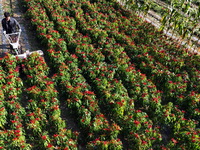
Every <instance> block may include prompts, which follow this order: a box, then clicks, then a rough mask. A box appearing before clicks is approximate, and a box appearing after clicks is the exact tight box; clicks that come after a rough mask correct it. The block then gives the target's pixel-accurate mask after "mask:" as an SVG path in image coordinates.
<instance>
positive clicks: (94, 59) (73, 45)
mask: <svg viewBox="0 0 200 150" xmlns="http://www.w3.org/2000/svg"><path fill="white" fill-rule="evenodd" d="M49 3H50V4H53V3H54V4H55V2H53V1H49ZM43 4H44V3H43ZM57 4H58V5H49V6H56V8H57V7H58V8H61V7H59V5H60V6H61V4H62V5H63V7H64V8H65V9H61V10H62V12H61V11H59V9H56V8H53V9H54V10H55V11H54V12H56V11H57V12H59V13H57V14H55V13H52V14H50V13H49V12H53V11H52V10H51V9H52V8H50V7H49V6H48V7H47V4H44V8H46V10H47V14H48V13H49V16H48V17H49V18H51V19H52V21H54V23H56V24H55V25H57V26H56V27H60V28H58V30H59V32H60V33H66V34H65V35H63V34H61V35H62V37H63V38H64V40H65V42H66V43H65V44H64V45H63V47H64V48H63V49H62V53H63V54H64V56H65V58H63V59H69V58H68V57H66V55H68V54H69V53H68V52H67V51H66V44H67V45H68V47H69V51H70V52H71V53H73V54H74V53H75V54H76V55H77V57H78V60H79V62H80V64H78V66H79V67H80V68H81V69H82V71H83V75H85V76H86V75H89V78H87V80H88V82H89V83H90V84H91V85H95V86H92V87H94V88H96V89H95V92H97V95H98V96H99V97H100V98H101V97H102V96H104V95H105V96H107V97H105V98H106V100H108V101H106V102H103V103H100V104H101V105H102V106H104V107H105V108H107V109H108V108H109V109H110V107H108V106H107V105H106V104H110V101H109V99H108V98H109V95H111V94H113V93H110V91H109V90H108V91H109V93H105V94H104V93H103V92H104V91H103V88H104V87H101V86H100V85H109V84H111V83H112V84H111V86H113V85H116V82H118V80H117V79H115V78H111V81H110V79H109V78H108V77H103V76H104V74H106V73H108V72H103V71H104V70H101V71H97V73H96V71H95V69H93V68H100V67H99V66H103V68H104V69H105V70H109V69H110V70H111V72H112V71H113V68H114V67H113V66H114V65H119V64H118V62H119V61H116V62H115V63H114V65H113V64H112V65H113V66H112V65H111V66H112V67H111V66H110V67H107V66H109V65H108V64H105V63H104V59H105V56H106V59H109V57H110V56H109V57H107V55H105V56H104V55H103V51H102V53H101V47H100V48H99V49H98V48H94V47H98V46H99V45H101V46H102V45H103V44H102V43H100V42H101V41H102V42H104V41H105V39H106V36H108V35H109V36H110V37H112V38H113V36H114V37H115V39H116V41H117V42H118V43H120V40H121V41H122V43H120V44H121V45H123V46H124V44H127V47H128V46H129V47H130V43H129V42H130V41H131V40H129V38H126V39H125V38H123V37H127V36H124V34H119V32H114V33H113V32H110V33H109V34H107V33H108V31H107V30H106V31H105V30H103V29H101V30H99V29H95V28H94V26H92V27H91V25H90V24H89V23H88V22H89V21H88V22H81V21H82V20H80V19H84V18H83V15H86V17H85V16H84V17H85V18H87V19H88V16H89V15H88V12H87V13H85V14H84V13H83V10H82V8H84V7H86V8H87V9H86V8H85V9H84V10H85V11H91V12H95V13H96V14H98V15H96V17H97V16H103V15H101V14H102V13H100V15H99V13H98V12H97V11H94V10H93V9H95V8H96V7H95V5H97V3H95V5H93V4H91V3H89V2H87V3H76V2H70V3H65V4H64V2H63V1H60V3H58V2H57ZM68 4H69V5H68ZM98 6H101V4H100V3H98ZM117 7H119V6H117ZM70 8H71V10H72V11H69V10H70ZM73 8H74V9H73ZM88 8H90V9H88ZM48 9H49V10H48ZM98 9H99V10H101V11H102V10H103V11H104V9H106V10H107V11H106V12H109V11H110V12H112V11H113V10H114V9H113V10H110V9H109V7H105V5H104V8H102V7H98ZM43 10H44V9H43ZM78 11H82V14H79V12H78ZM60 13H61V14H60ZM95 13H91V14H90V15H91V16H92V14H93V15H95ZM62 14H63V16H62ZM66 14H68V15H69V16H70V17H69V16H68V17H66V16H65V15H66ZM118 14H119V13H118ZM43 15H44V14H43ZM53 15H54V16H53ZM74 15H79V17H80V18H78V19H79V20H78V19H77V18H75V17H76V16H74ZM64 16H65V17H66V18H64ZM71 16H73V17H74V18H75V20H76V19H77V20H76V22H75V21H74V19H73V18H71ZM112 16H113V17H116V16H115V14H114V13H113V14H112ZM48 17H47V19H49V18H48ZM53 17H56V18H53ZM103 17H104V16H103ZM63 18H64V19H63ZM122 18H124V17H122ZM59 19H60V20H59ZM115 19H116V18H115ZM88 20H89V19H88ZM34 21H36V20H35V19H34ZM37 21H38V20H37ZM78 21H79V22H78ZM100 22H104V23H105V22H106V23H107V22H108V21H105V20H103V19H102V20H100ZM36 23H38V22H36ZM48 23H49V22H48ZM76 23H79V25H83V26H84V25H85V26H84V27H85V28H79V30H76V28H75V27H77V24H76ZM83 23H86V24H83ZM90 23H91V20H90ZM37 25H38V24H37ZM68 25H71V26H70V27H68ZM95 25H96V26H98V24H95ZM104 26H105V24H104ZM106 27H107V28H109V27H110V26H106ZM39 28H40V29H41V27H39ZM107 28H106V29H107ZM43 29H44V30H47V28H43ZM84 29H85V30H84ZM111 29H113V28H111ZM113 30H114V29H113ZM136 30H137V29H136ZM48 31H52V30H48ZM53 31H54V32H51V33H50V34H49V35H48V34H47V33H46V32H44V33H42V34H40V35H42V36H44V35H45V38H44V40H45V41H46V42H48V44H49V43H52V42H54V45H56V46H58V45H60V46H61V41H59V40H58V39H53V38H54V36H53V35H54V34H55V33H56V35H55V37H56V38H57V36H58V35H59V33H58V32H57V31H56V30H53ZM79 31H81V32H82V33H83V34H85V36H79V34H75V33H77V32H79ZM127 32H128V31H127ZM116 33H118V34H116ZM70 34H71V35H70ZM75 35H76V36H75ZM88 35H89V36H90V37H91V38H88V37H87V36H88ZM49 37H50V38H49ZM74 38H77V39H76V40H75V39H74ZM127 39H128V40H127ZM81 40H83V42H82V43H80V42H81ZM135 40H136V38H135V39H134V40H133V41H135ZM147 40H149V37H148V38H147ZM55 41H58V43H55ZM62 41H63V39H62ZM99 41H100V42H99ZM124 41H125V42H124ZM59 42H60V43H59ZM131 42H132V41H131ZM62 43H64V42H62ZM88 43H89V44H88ZM91 44H93V45H91ZM140 44H141V43H140ZM50 45H51V44H49V46H50ZM125 46H126V45H125ZM61 47H62V46H61ZM53 48H54V47H53ZM134 48H135V45H134ZM132 50H133V49H132ZM134 50H135V49H134ZM136 50H137V49H136ZM104 52H105V51H104ZM106 52H107V51H106ZM136 52H137V51H136ZM125 53H127V54H128V55H129V56H131V54H130V53H128V51H127V50H125ZM141 53H144V51H143V52H141ZM157 53H158V52H157ZM157 53H156V54H157ZM95 54H98V55H95ZM104 54H105V53H104ZM116 54H117V53H114V54H113V55H112V57H110V58H111V59H110V61H111V62H109V63H113V58H114V57H113V56H116ZM133 54H134V53H133ZM147 54H148V53H147ZM76 55H73V56H76ZM118 55H119V54H118ZM61 56H62V55H60V56H59V57H58V58H59V59H60V57H61ZM61 58H62V57H61ZM125 58H127V57H125ZM130 58H131V57H130ZM132 59H134V58H131V60H132ZM61 60H62V59H61ZM116 60H117V58H116ZM123 60H126V59H123ZM114 61H115V60H114ZM153 61H154V59H153ZM125 62H126V61H125ZM132 62H134V61H132ZM126 63H127V62H126ZM163 63H164V62H163ZM81 64H84V66H82V65H81ZM130 64H131V63H130ZM120 65H121V63H120ZM130 66H132V65H130ZM136 66H137V67H138V64H136ZM161 66H162V64H161ZM92 67H93V68H92ZM91 68H92V70H91V71H88V69H91ZM108 68H109V69H108ZM116 68H117V69H116V70H117V71H118V70H119V69H118V68H119V67H116ZM138 68H139V67H138ZM145 69H146V68H145ZM145 69H141V70H142V71H145ZM97 70H99V69H97ZM94 71H95V72H94ZM93 72H94V73H93ZM100 72H103V75H102V76H101V74H100ZM111 72H110V71H109V73H111ZM124 72H126V71H123V73H124ZM138 72H139V71H138ZM98 74H99V75H98ZM114 75H115V72H114V73H113V75H112V74H111V76H114ZM95 77H99V78H98V79H99V80H98V82H99V83H101V84H98V82H97V81H96V80H93V79H96V78H95ZM100 77H101V78H103V80H102V81H101V78H100ZM118 78H120V79H121V75H119V77H118ZM155 79H156V78H155ZM155 79H154V82H155ZM115 80H116V81H115ZM121 80H123V79H121ZM95 81H96V82H97V83H96V82H95ZM114 81H115V82H114ZM109 82H110V83H109ZM148 82H149V81H148ZM108 83H109V84H108ZM151 83H152V82H149V84H150V85H151ZM98 86H100V87H98ZM109 86H110V85H109ZM116 87H117V86H116ZM119 87H120V88H121V89H124V90H125V91H124V93H127V92H126V88H123V87H124V86H123V85H122V84H120V82H119ZM127 87H128V86H127ZM166 87H168V86H166ZM166 91H167V92H168V90H166ZM120 92H121V90H120ZM181 92H182V91H181ZM102 93H103V95H101V94H102ZM125 97H127V98H128V99H127V102H130V99H129V96H128V95H125ZM147 99H148V98H147ZM115 102H116V103H117V104H118V105H119V104H120V103H119V102H117V101H114V103H115ZM127 102H126V103H127ZM169 104H170V103H169ZM120 105H121V106H123V105H124V104H123V103H122V102H121V104H120ZM106 106H107V107H106ZM146 106H147V105H146ZM167 106H168V105H167ZM167 106H164V107H167ZM117 107H118V110H119V111H116V110H115V109H116V108H117ZM159 107H160V106H159ZM172 108H173V110H177V109H176V108H175V107H172ZM123 109H124V108H123V107H119V106H114V108H112V107H111V110H114V112H115V113H113V112H111V113H109V114H110V115H111V117H113V118H114V119H115V120H116V121H117V120H118V119H119V120H120V118H121V116H120V115H122V116H124V114H123V113H124V112H123ZM163 110H164V109H163ZM116 112H118V113H119V114H120V113H121V114H120V115H118V114H117V113H116ZM180 112H181V111H179V113H180ZM179 113H178V114H179ZM178 114H177V116H178ZM167 116H168V115H167ZM167 116H166V117H167ZM172 116H174V115H172ZM172 118H173V117H172ZM174 118H176V117H174ZM180 118H181V119H183V118H184V117H183V113H181V117H180ZM183 120H184V119H183ZM186 122H187V121H186ZM188 122H191V121H190V120H189V121H188ZM119 123H120V121H119ZM132 124H133V122H132ZM183 124H184V123H183ZM193 124H194V122H193ZM179 126H180V125H179ZM193 127H194V128H195V125H194V126H193ZM175 141H176V140H175ZM172 142H174V140H172ZM143 144H144V145H146V143H145V141H144V143H143ZM175 144H177V143H176V142H175ZM147 145H148V144H147ZM177 145H179V144H177ZM134 146H136V145H133V147H134ZM148 146H149V145H148ZM179 146H180V145H179ZM144 147H145V146H144Z"/></svg>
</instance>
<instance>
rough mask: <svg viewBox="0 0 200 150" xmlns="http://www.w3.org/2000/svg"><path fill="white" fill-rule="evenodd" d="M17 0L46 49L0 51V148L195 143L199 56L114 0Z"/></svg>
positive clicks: (102, 148)
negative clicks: (17, 54)
mask: <svg viewBox="0 0 200 150" xmlns="http://www.w3.org/2000/svg"><path fill="white" fill-rule="evenodd" d="M20 4H21V5H22V6H23V7H25V9H26V13H25V14H26V18H27V20H30V22H31V26H32V28H33V29H34V32H35V34H36V35H37V38H38V41H39V43H38V44H41V45H42V46H43V47H44V49H43V52H44V57H40V56H38V55H37V54H36V53H35V54H32V55H31V56H30V57H28V58H27V59H23V60H21V59H18V58H17V59H15V58H14V57H12V55H10V54H8V55H6V56H5V57H3V58H1V59H0V133H1V134H0V149H4V150H18V149H19V150H23V149H25V150H29V149H30V150H55V149H60V150H79V149H80V150H81V149H86V150H94V149H98V150H122V149H124V150H181V149H183V150H188V149H191V150H198V149H200V125H199V120H200V110H199V108H200V56H199V55H196V54H193V53H190V51H189V49H188V48H185V47H184V46H181V45H180V44H178V42H177V41H173V40H172V38H169V37H167V36H166V35H165V34H163V32H162V31H158V30H157V29H156V28H155V27H154V26H152V25H151V24H150V23H148V22H146V21H143V20H142V18H140V17H138V16H137V15H136V14H135V13H133V12H131V11H128V10H125V9H124V8H123V7H122V6H121V5H120V4H119V3H117V2H116V1H114V0H90V1H88V0H74V1H67V0H48V1H46V0H21V1H20ZM70 121H71V122H70ZM72 122H73V123H74V124H75V125H74V126H73V127H72V126H71V123H72Z"/></svg>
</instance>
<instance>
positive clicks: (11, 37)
mask: <svg viewBox="0 0 200 150" xmlns="http://www.w3.org/2000/svg"><path fill="white" fill-rule="evenodd" d="M4 35H5V37H6V39H7V40H8V42H9V44H10V50H11V53H12V54H14V56H15V57H19V58H21V59H24V58H27V56H29V55H31V54H32V53H34V52H36V53H38V54H39V55H40V56H42V55H43V54H44V53H43V51H42V50H36V51H29V50H26V51H25V52H24V51H23V50H22V46H21V45H20V44H19V38H20V36H21V30H20V31H18V32H15V33H10V34H4Z"/></svg>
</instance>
